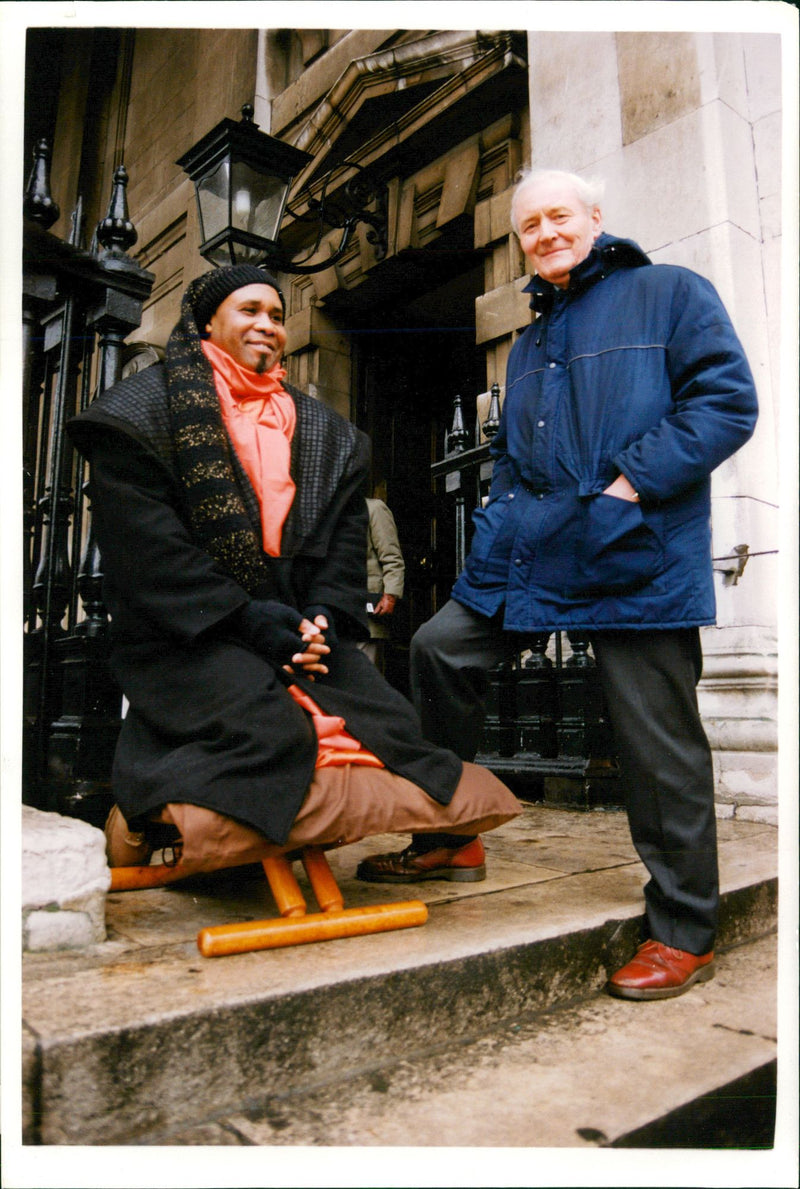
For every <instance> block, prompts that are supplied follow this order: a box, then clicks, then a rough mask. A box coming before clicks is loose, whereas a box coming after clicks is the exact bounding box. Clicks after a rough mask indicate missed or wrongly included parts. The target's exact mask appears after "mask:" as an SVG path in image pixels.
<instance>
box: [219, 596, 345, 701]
mask: <svg viewBox="0 0 800 1189" xmlns="http://www.w3.org/2000/svg"><path fill="white" fill-rule="evenodd" d="M235 623H236V626H237V628H238V633H239V635H240V637H241V638H242V639H243V640H244V642H245V643H246V644H248V645H249V646H250V647H251V648H253V649H255V651H256V652H258V653H260V654H261V655H262V656H264V657H266V658H267V660H269V661H271V662H272V663H273V664H275V665H280V667H281V668H282V669H284V670H285V671H286V672H287V673H295V672H296V671H300V670H302V672H303V673H304V674H305V675H306V676H307V677H309V678H310V679H311V680H312V681H313V680H314V675H315V674H317V673H319V674H320V675H322V674H325V673H327V672H328V667H327V665H326V664H325V663H324V658H325V657H326V656H327V655H328V654H329V653H330V651H331V648H330V645H331V644H332V643H333V642H335V639H336V633H335V630H334V627H333V625H332V624H331V623H330V622H329V617H328V615H326V614H325V612H324V609H323V608H320V607H308V608H306V611H305V613H301V612H300V611H297V610H296V609H295V608H294V607H289V606H288V605H287V604H286V603H281V602H279V601H278V600H276V599H251V600H250V602H249V603H248V604H247V605H246V606H245V607H242V608H240V609H239V611H238V612H237V613H236V618H235Z"/></svg>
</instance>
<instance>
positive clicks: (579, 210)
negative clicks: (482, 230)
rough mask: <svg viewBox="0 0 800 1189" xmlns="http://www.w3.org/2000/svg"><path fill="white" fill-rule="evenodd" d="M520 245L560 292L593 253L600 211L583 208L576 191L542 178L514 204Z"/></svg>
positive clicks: (559, 182)
mask: <svg viewBox="0 0 800 1189" xmlns="http://www.w3.org/2000/svg"><path fill="white" fill-rule="evenodd" d="M514 207H515V214H516V222H517V227H518V229H519V230H518V235H519V242H520V244H521V245H522V250H523V252H524V253H525V255H526V257H527V259H528V261H529V262H530V264H531V265H532V266H533V269H534V271H535V272H536V273H538V274H539V276H540V277H541V278H542V280H544V281H549V282H550V283H551V284H552V285H556V286H557V287H558V288H559V289H566V288H567V286H568V285H569V274H570V273H571V272H572V270H573V268H575V267H576V266H577V265H578V264H580V262H581V261H582V260H585V259H586V257H587V256H588V255H589V253H590V251H591V250H592V245H593V244H594V241H595V240H596V239H597V237H598V235H599V234H600V232H601V230H602V218H601V215H600V208H599V207H592V208H591V209H589V208H587V207H586V206H584V204H583V202H582V201H581V199H580V198H579V197H578V195H577V193H576V191H575V189H574V187H573V186H572V185H571V184H570V183H569V182H567V181H564V180H562V179H559V178H541V179H538V180H536V181H534V182H532V183H531V184H530V186H528V187H526V188H525V189H523V190H521V191H520V192H519V193H518V195H517V198H516V202H515V204H514Z"/></svg>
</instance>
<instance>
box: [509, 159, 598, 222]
mask: <svg viewBox="0 0 800 1189" xmlns="http://www.w3.org/2000/svg"><path fill="white" fill-rule="evenodd" d="M552 181H558V182H563V183H564V184H565V185H569V186H572V188H573V189H574V191H575V193H576V194H577V195H578V198H579V199H580V201H581V202H582V203H583V205H584V206H585V207H586V209H587V210H588V211H591V210H594V208H595V207H599V206H600V202H601V200H602V198H603V193H604V191H605V188H606V184H605V181H604V180H603V179H602V178H588V179H587V178H582V177H580V176H579V175H578V174H577V173H567V171H566V170H564V169H531V168H528V169H521V170H520V172H519V173H518V174H517V184H516V187H515V188H514V193H513V194H512V195H511V226H512V227H513V229H514V231H515V233H516V234H517V235H519V222H518V220H517V208H518V206H519V201H520V199H521V198H522V195H523V194H524V193H525V192H526V191H527V190H528V189H530V187H531V186H534V185H536V184H537V183H538V182H552Z"/></svg>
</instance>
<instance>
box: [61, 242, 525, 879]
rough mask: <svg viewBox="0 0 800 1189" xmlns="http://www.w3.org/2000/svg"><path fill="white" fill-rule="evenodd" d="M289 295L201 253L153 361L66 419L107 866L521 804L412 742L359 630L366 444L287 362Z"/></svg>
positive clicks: (293, 844)
mask: <svg viewBox="0 0 800 1189" xmlns="http://www.w3.org/2000/svg"><path fill="white" fill-rule="evenodd" d="M284 314H285V310H284V300H283V296H282V294H281V292H280V289H279V288H278V284H277V282H276V281H275V279H274V278H273V277H271V276H270V275H269V274H268V273H266V272H264V271H263V270H262V269H260V268H257V267H255V266H252V265H236V266H233V267H229V268H221V269H218V270H214V271H213V272H210V273H206V274H205V275H204V276H201V277H199V278H197V279H196V280H195V281H192V282H191V284H190V285H189V286H188V288H187V290H186V292H185V294H184V296H183V301H182V305H181V318H180V321H179V322H178V324H177V325H176V326H175V328H174V330H173V331H172V334H171V335H170V338H169V342H168V344H167V349H166V357H165V362H164V364H163V365H162V364H155V365H153V366H152V367H148V368H147V369H145V370H144V371H141V372H139V373H137V374H135V375H133V376H131V377H130V378H128V379H126V380H123V381H121V382H120V383H119V384H117V385H115V386H114V387H112V388H111V389H109V390H108V391H106V392H104V393H103V394H102V395H101V396H100V397H99V398H98V399H97V400H96V401H94V402H93V404H92V405H90V407H89V408H88V409H87V410H86V411H85V412H84V413H82V414H81V415H80V416H78V417H77V418H74V419H73V420H72V421H71V422H70V424H69V432H70V434H71V436H72V439H73V441H74V442H75V444H76V445H77V447H78V448H79V449H80V451H81V452H82V453H83V454H84V456H85V457H86V458H88V460H89V463H90V483H89V494H90V499H91V505H92V513H93V522H94V528H95V531H96V534H97V540H98V543H99V546H100V551H101V554H102V562H103V576H104V598H105V601H106V605H107V607H108V610H109V613H110V620H111V640H112V653H111V668H112V672H113V674H114V675H115V677H116V679H117V681H118V683H119V685H120V688H121V689H122V691H123V693H124V694H125V696H126V698H127V700H128V703H129V709H128V712H127V714H126V716H125V718H124V720H123V724H122V729H121V731H120V735H119V740H118V743H117V749H116V756H115V762H114V771H113V787H114V797H115V801H116V805H115V807H114V809H113V810H112V813H111V815H110V817H109V821H108V824H107V830H106V833H107V846H108V855H109V861H110V862H111V864H112V865H114V866H120V865H122V866H127V865H132V864H138V863H143V862H146V861H147V859H148V856H149V855H150V854H151V853H152V850H153V849H154V847H155V845H156V842H157V841H160V840H162V839H163V835H164V831H167V832H168V833H169V834H170V837H172V838H173V839H174V840H177V841H176V845H177V846H178V847H179V848H180V850H181V852H182V853H181V864H182V867H183V869H184V870H186V871H187V872H188V871H195V870H213V869H214V868H216V867H223V866H231V865H234V864H237V863H248V862H254V861H257V860H258V859H262V858H266V857H269V856H270V855H273V854H279V853H283V852H285V851H287V850H289V851H291V850H294V849H296V848H298V847H301V846H304V845H309V844H311V843H317V844H320V845H322V844H330V845H342V844H344V843H345V842H351V841H355V840H356V839H358V838H362V837H364V836H365V835H367V834H371V833H382V832H383V831H384V830H405V829H407V828H409V823H410V822H413V821H416V823H417V824H416V825H415V826H412V828H413V829H422V830H426V829H432V830H436V829H445V830H455V831H456V832H457V833H458V832H462V833H463V834H464V835H465V836H467V837H470V836H472V834H473V833H474V831H475V830H476V829H477V830H478V831H479V832H480V831H481V830H484V829H489V828H492V826H494V825H499V824H500V823H501V822H502V821H505V820H508V818H510V817H514V816H516V814H517V813H518V812H519V811H520V808H521V807H520V806H519V803H518V802H517V801H516V799H515V798H514V797H513V796H512V795H511V793H510V792H509V791H508V789H506V788H505V786H504V785H502V784H501V783H500V781H498V780H497V779H496V778H495V777H494V776H493V775H492V774H491V773H490V772H488V771H486V770H485V769H482V768H480V767H478V766H476V765H472V764H469V763H467V764H464V763H463V762H462V760H460V759H459V758H458V757H457V756H456V755H455V754H453V753H452V752H451V751H449V750H447V749H446V748H443V747H440V746H438V745H436V744H431V743H429V742H428V741H427V740H425V739H424V738H423V736H422V733H421V731H420V727H419V721H418V718H417V716H416V714H415V712H414V709H413V707H412V706H411V704H410V703H409V702H407V701H406V700H405V699H404V698H403V697H402V696H401V695H400V694H399V693H398V692H397V691H396V690H394V689H393V688H392V687H391V686H389V685H388V684H387V683H386V682H385V681H384V679H383V677H382V676H381V674H380V673H379V672H378V671H377V669H376V668H375V666H374V665H372V664H371V663H370V662H369V660H368V659H367V658H366V657H365V656H364V655H363V654H362V653H361V652H360V651H359V650H358V648H357V642H358V641H359V640H361V639H365V638H366V637H367V635H368V629H367V618H366V607H365V598H364V595H365V590H366V564H365V550H364V541H365V538H366V534H367V508H366V502H365V494H366V491H365V488H366V481H367V476H368V474H369V463H370V458H369V455H370V451H369V442H368V439H367V438H366V437H365V435H364V434H362V433H361V432H360V431H359V430H357V429H356V428H355V426H354V425H352V424H351V423H350V422H349V421H346V420H345V419H344V418H342V417H339V416H338V414H336V413H335V412H333V411H332V410H331V409H329V408H328V407H327V406H326V405H324V404H322V403H321V402H320V401H318V400H314V399H313V398H312V397H310V396H308V395H306V394H305V393H303V392H301V391H299V390H297V389H295V388H293V387H291V386H290V385H288V384H285V383H284V379H285V375H286V372H285V369H284V367H283V364H282V356H283V351H284V347H285V344H286V328H285V325H284ZM476 822H477V823H478V824H477V825H476ZM170 832H171V833H170ZM460 877H461V873H460V872H456V874H455V875H454V878H460ZM464 878H466V879H471V878H474V875H473V872H472V871H471V870H467V871H466V872H465V873H464Z"/></svg>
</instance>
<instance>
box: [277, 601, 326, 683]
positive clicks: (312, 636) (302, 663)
mask: <svg viewBox="0 0 800 1189" xmlns="http://www.w3.org/2000/svg"><path fill="white" fill-rule="evenodd" d="M298 631H299V632H300V635H301V638H302V640H303V645H304V648H303V649H302V651H301V652H296V653H295V655H294V656H293V657H292V663H291V665H284V666H283V668H284V669H285V670H286V672H287V673H294V671H295V670H294V668H293V667H292V666H294V665H297V666H299V668H301V669H302V670H303V672H304V673H305V674H306V676H307V677H308V678H310V680H311V681H313V680H314V674H315V673H327V672H328V666H327V665H324V664H323V663H322V658H323V657H324V656H327V655H328V653H329V652H330V646H329V645H328V644H327V643H326V641H325V633H326V632H327V631H328V620H327V617H326V616H325V615H315V616H314V620H313V622H312V621H311V620H310V619H306V618H305V616H304V617H303V618H302V619H301V620H300V626H299V628H298Z"/></svg>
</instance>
